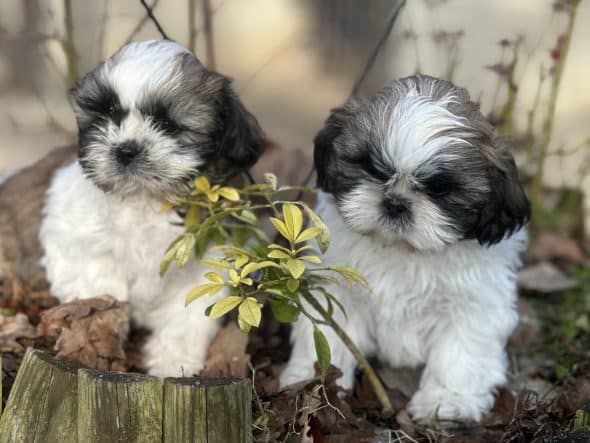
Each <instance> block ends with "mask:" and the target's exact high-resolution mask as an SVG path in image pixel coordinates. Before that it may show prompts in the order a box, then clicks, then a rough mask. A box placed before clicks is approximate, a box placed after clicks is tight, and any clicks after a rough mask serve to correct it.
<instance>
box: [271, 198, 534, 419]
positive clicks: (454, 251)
mask: <svg viewBox="0 0 590 443" xmlns="http://www.w3.org/2000/svg"><path fill="white" fill-rule="evenodd" d="M361 194H362V193H361ZM360 201H361V200H359V199H357V202H356V203H355V204H358V203H359V202H360ZM373 204H374V203H373V202H367V205H366V206H363V208H364V209H366V210H367V215H366V216H367V217H372V216H373V215H372V213H371V212H370V211H371V209H370V208H371V206H372V205H373ZM351 205H352V203H351ZM317 211H318V213H319V214H320V215H321V216H322V217H323V218H324V220H325V221H326V223H327V224H328V226H329V228H330V231H331V233H332V238H333V241H332V245H331V247H330V249H329V250H328V252H327V255H326V257H325V258H326V261H327V263H329V264H340V265H342V264H346V265H350V266H353V267H355V268H356V269H358V270H359V271H360V272H361V273H362V274H363V275H364V276H365V277H367V279H368V280H369V282H370V283H371V285H372V289H373V291H372V292H368V291H365V290H362V289H359V288H358V287H352V288H351V287H348V286H346V285H345V284H343V285H342V286H331V287H328V288H327V289H328V291H329V292H331V293H332V294H334V295H336V296H337V297H338V299H339V300H340V301H341V302H342V303H343V305H344V306H345V309H346V313H347V315H348V317H347V318H346V319H345V318H344V317H343V316H342V315H341V314H340V313H337V318H336V319H337V321H339V322H340V324H341V325H342V326H343V327H344V329H345V330H346V331H347V333H348V334H349V335H350V337H351V338H352V340H353V341H354V342H355V343H356V344H357V346H358V347H359V348H360V349H361V351H362V352H363V353H364V354H366V355H377V356H378V357H379V358H380V359H382V360H384V361H386V362H387V363H389V364H390V365H392V366H397V367H404V366H405V367H408V366H409V367H416V366H419V365H422V364H424V365H425V369H424V373H423V375H422V379H421V382H420V388H419V390H418V391H417V392H416V394H415V395H414V396H413V398H412V400H411V402H410V404H409V407H408V409H409V411H410V412H411V414H412V415H413V417H414V418H415V419H417V420H419V421H430V420H432V419H433V418H435V417H437V418H439V419H458V418H462V419H473V420H479V419H481V418H482V415H483V413H485V412H486V411H487V410H488V409H489V408H490V407H491V406H492V404H493V391H494V388H495V387H497V386H499V385H502V384H503V383H504V382H505V380H506V375H505V374H506V368H507V362H506V355H505V351H504V346H505V343H506V340H507V339H508V336H509V335H510V333H511V331H512V330H513V328H514V327H515V325H516V322H517V313H516V309H515V303H516V269H517V267H518V265H519V263H520V260H519V252H520V251H521V250H522V249H523V248H524V245H525V241H526V232H525V230H524V229H521V230H520V231H518V232H516V233H515V234H513V235H512V236H511V237H509V238H507V239H505V240H503V241H501V242H500V243H498V244H496V245H494V246H491V247H482V246H480V245H479V244H478V243H477V241H475V240H472V241H461V242H457V243H453V244H450V245H448V246H446V247H445V248H444V249H441V250H440V251H437V250H422V251H420V250H417V249H415V248H414V247H412V246H410V245H409V244H408V242H406V241H403V240H402V239H399V240H398V241H397V242H393V243H392V242H391V241H389V242H385V241H384V239H383V238H382V237H380V236H378V235H361V234H358V233H356V232H354V231H352V230H351V229H350V228H349V227H348V226H347V225H346V224H345V222H344V220H343V218H342V216H341V215H340V214H339V212H338V209H337V207H336V204H335V202H334V199H333V197H331V196H330V195H328V194H325V193H320V196H319V204H318V206H317ZM360 212H362V210H361V211H359V208H358V207H357V213H360ZM433 216H434V215H433ZM310 309H311V308H310ZM324 332H325V334H326V336H327V338H328V341H329V343H330V347H331V350H332V359H333V363H334V364H335V365H336V366H338V367H339V368H340V369H341V370H342V371H343V377H342V378H341V379H340V383H341V384H342V385H343V386H344V387H345V388H351V387H352V385H353V376H354V368H355V366H356V362H355V359H354V357H353V356H352V354H351V353H350V352H349V351H348V349H347V348H346V347H345V346H344V345H343V343H342V342H341V341H340V339H339V338H337V337H336V336H335V335H334V333H333V332H332V331H331V330H330V329H325V330H324ZM292 337H293V340H294V344H293V351H292V356H291V359H290V362H289V365H288V366H287V368H286V370H285V371H284V372H283V374H282V375H281V380H280V381H281V385H282V386H285V385H289V384H292V383H294V382H297V381H300V380H303V379H306V378H309V377H311V376H312V375H313V373H314V369H313V365H314V361H315V351H314V346H313V339H312V331H311V326H310V322H309V321H308V320H307V319H301V320H299V321H298V322H297V323H296V324H295V326H294V330H293V335H292Z"/></svg>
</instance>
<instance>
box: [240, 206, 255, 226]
mask: <svg viewBox="0 0 590 443" xmlns="http://www.w3.org/2000/svg"><path fill="white" fill-rule="evenodd" d="M240 217H242V219H243V220H244V221H245V222H247V223H251V224H255V223H256V222H257V221H258V217H256V214H254V213H253V212H252V211H249V210H248V209H244V210H243V211H242V212H240Z"/></svg>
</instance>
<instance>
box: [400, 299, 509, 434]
mask: <svg viewBox="0 0 590 443" xmlns="http://www.w3.org/2000/svg"><path fill="white" fill-rule="evenodd" d="M500 311H501V312H500ZM516 321H517V314H516V312H515V311H514V309H512V308H506V309H505V310H493V309H490V308H489V307H487V308H483V309H482V307H481V306H479V309H478V311H477V312H474V311H471V312H466V311H465V310H458V311H455V312H451V313H449V314H448V317H447V318H446V319H441V321H440V323H439V326H441V327H440V329H438V330H439V331H440V334H441V335H440V336H439V337H438V338H437V339H436V340H435V341H434V342H433V343H432V346H431V350H430V353H429V356H428V359H427V362H426V367H425V369H424V373H423V375H422V379H421V381H420V388H419V389H418V391H417V392H416V393H415V394H414V396H413V397H412V400H411V401H410V403H409V405H408V410H409V412H410V414H411V415H412V416H413V418H414V419H415V420H417V421H420V422H423V423H427V422H431V421H433V420H435V419H439V420H458V419H468V420H475V421H479V420H481V418H482V417H483V415H484V414H485V413H486V412H487V411H489V409H490V408H491V407H492V405H493V403H494V395H493V393H494V389H495V388H496V387H498V386H500V385H502V384H504V383H505V381H506V370H507V359H506V353H505V350H504V346H505V344H506V340H507V338H508V336H509V334H510V332H511V331H512V329H513V328H514V326H515V324H516ZM443 324H444V325H445V326H444V327H442V325H443Z"/></svg>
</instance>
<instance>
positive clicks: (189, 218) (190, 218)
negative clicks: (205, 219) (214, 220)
mask: <svg viewBox="0 0 590 443" xmlns="http://www.w3.org/2000/svg"><path fill="white" fill-rule="evenodd" d="M200 221H201V208H199V207H198V206H191V207H189V208H188V211H186V215H185V216H184V226H186V227H187V228H190V227H191V226H196V225H198V224H199V222H200Z"/></svg>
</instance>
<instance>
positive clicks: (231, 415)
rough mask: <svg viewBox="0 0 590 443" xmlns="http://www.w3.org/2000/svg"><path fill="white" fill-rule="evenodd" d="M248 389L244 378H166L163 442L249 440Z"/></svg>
mask: <svg viewBox="0 0 590 443" xmlns="http://www.w3.org/2000/svg"><path fill="white" fill-rule="evenodd" d="M251 401H252V392H251V385H250V381H249V380H247V379H242V380H238V379H196V378H167V379H166V380H165V381H164V439H163V441H164V442H180V441H191V442H199V443H201V442H203V443H204V442H236V443H242V442H249V441H250V427H251V420H252V414H251Z"/></svg>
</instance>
